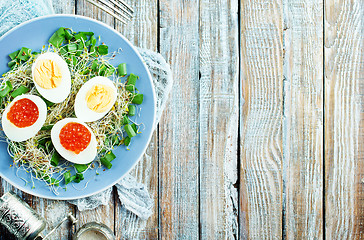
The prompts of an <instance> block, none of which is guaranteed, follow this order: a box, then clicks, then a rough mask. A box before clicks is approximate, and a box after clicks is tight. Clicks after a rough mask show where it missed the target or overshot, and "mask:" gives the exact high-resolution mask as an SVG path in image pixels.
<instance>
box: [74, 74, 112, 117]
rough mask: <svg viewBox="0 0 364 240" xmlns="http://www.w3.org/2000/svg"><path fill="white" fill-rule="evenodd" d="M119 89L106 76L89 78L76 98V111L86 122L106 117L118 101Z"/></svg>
mask: <svg viewBox="0 0 364 240" xmlns="http://www.w3.org/2000/svg"><path fill="white" fill-rule="evenodd" d="M116 97H117V90H116V87H115V85H114V83H113V82H112V81H111V80H110V79H108V78H106V77H101V76H98V77H94V78H92V79H90V80H88V81H87V82H86V83H85V84H84V85H83V86H82V87H81V88H80V90H79V91H78V93H77V95H76V99H75V113H76V116H77V118H78V119H80V120H82V121H84V122H93V121H96V120H99V119H100V118H102V117H104V116H105V115H106V114H107V113H108V112H109V111H110V109H111V108H112V106H113V105H114V103H115V101H116Z"/></svg>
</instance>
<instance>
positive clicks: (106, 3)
mask: <svg viewBox="0 0 364 240" xmlns="http://www.w3.org/2000/svg"><path fill="white" fill-rule="evenodd" d="M99 2H101V3H102V4H104V5H105V6H107V7H109V9H111V10H113V11H115V12H116V13H118V14H119V15H120V16H122V17H123V18H126V19H127V20H131V19H130V18H131V17H129V16H127V15H126V14H125V13H124V12H125V11H124V12H121V11H120V10H119V9H116V8H115V7H114V6H113V5H111V4H110V3H108V2H106V1H104V0H99Z"/></svg>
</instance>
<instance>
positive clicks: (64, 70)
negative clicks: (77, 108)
mask: <svg viewBox="0 0 364 240" xmlns="http://www.w3.org/2000/svg"><path fill="white" fill-rule="evenodd" d="M42 59H49V60H52V61H54V62H55V63H57V65H58V66H59V68H60V70H61V74H62V80H61V83H60V84H59V86H58V87H56V88H52V89H45V88H42V87H41V86H39V85H38V84H37V83H36V82H35V81H34V69H35V66H36V65H37V63H38V61H39V60H42ZM32 78H33V82H34V85H35V87H36V88H37V90H38V92H39V93H40V94H41V95H42V96H43V97H44V98H45V99H47V100H48V101H51V102H53V103H60V102H63V101H64V100H65V99H66V98H67V97H68V95H69V94H70V91H71V74H70V70H69V69H68V66H67V63H66V62H65V61H64V60H63V59H62V58H61V57H60V56H59V55H58V54H56V53H52V52H46V53H43V54H41V55H39V56H38V58H37V59H36V60H35V62H34V63H33V65H32Z"/></svg>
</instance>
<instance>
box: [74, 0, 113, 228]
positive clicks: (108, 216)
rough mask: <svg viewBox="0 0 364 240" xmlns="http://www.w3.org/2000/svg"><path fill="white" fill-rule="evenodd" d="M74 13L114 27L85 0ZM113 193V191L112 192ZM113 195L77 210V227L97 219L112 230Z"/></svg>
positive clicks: (107, 18) (109, 20) (108, 16)
mask: <svg viewBox="0 0 364 240" xmlns="http://www.w3.org/2000/svg"><path fill="white" fill-rule="evenodd" d="M76 14H78V15H83V16H86V17H90V18H94V19H96V20H99V21H101V22H104V23H106V24H108V25H110V26H111V27H114V18H113V17H112V16H110V15H109V14H107V13H105V12H103V11H101V10H100V9H98V8H96V7H95V6H94V5H92V4H90V3H88V2H87V1H85V0H77V7H76ZM112 194H114V193H112ZM114 200H115V199H114V197H113V195H112V197H111V199H110V201H109V203H108V205H106V206H101V207H98V208H96V209H94V210H89V211H82V212H80V211H77V212H76V214H77V218H78V219H79V223H78V224H77V228H79V227H80V226H82V225H83V224H85V223H86V222H90V221H98V222H102V223H104V224H105V225H107V226H108V227H110V228H111V229H113V230H114V221H115V208H114Z"/></svg>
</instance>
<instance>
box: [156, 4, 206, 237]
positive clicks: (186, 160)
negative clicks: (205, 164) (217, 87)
mask: <svg viewBox="0 0 364 240" xmlns="http://www.w3.org/2000/svg"><path fill="white" fill-rule="evenodd" d="M198 5H199V1H182V0H173V1H170V0H161V1H160V52H161V54H162V55H163V56H164V57H165V58H166V59H167V62H169V63H170V64H171V67H172V72H173V74H174V88H173V90H172V93H171V95H170V98H169V99H170V100H169V103H167V107H166V110H165V112H164V114H165V115H164V118H162V119H161V121H160V124H159V126H160V132H159V144H158V145H159V172H160V174H159V199H160V201H159V207H160V219H159V222H160V226H159V227H160V230H159V231H160V232H159V236H160V238H163V239H197V238H198V237H199V217H198V216H199V188H198V185H199V184H198V181H199V173H198V172H199V171H198V169H199V164H198V161H199V150H198V149H199V114H198V113H199V104H198V96H199V69H198V65H199V59H198V55H199V44H198V39H199V34H198V23H199V12H198V7H197V6H198Z"/></svg>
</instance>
